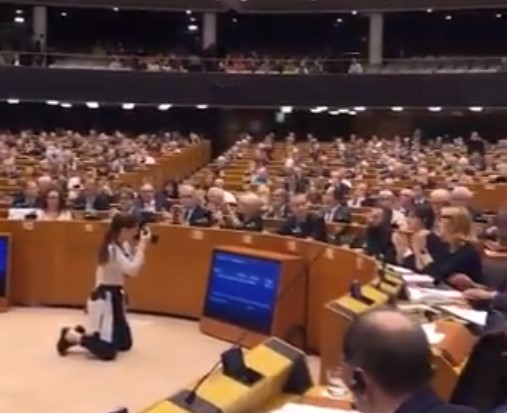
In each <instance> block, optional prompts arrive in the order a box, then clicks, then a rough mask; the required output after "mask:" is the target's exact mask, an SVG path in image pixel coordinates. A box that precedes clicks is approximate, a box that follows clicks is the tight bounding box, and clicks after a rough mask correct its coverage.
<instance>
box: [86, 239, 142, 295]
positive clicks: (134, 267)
mask: <svg viewBox="0 0 507 413" xmlns="http://www.w3.org/2000/svg"><path fill="white" fill-rule="evenodd" d="M143 264H144V247H142V246H139V247H138V248H136V249H135V250H132V248H130V246H129V244H127V243H126V244H124V246H123V248H120V247H119V246H118V245H116V244H110V245H109V261H108V262H107V264H104V265H99V266H98V267H97V271H96V273H95V279H96V284H97V285H100V284H102V285H120V286H122V285H123V283H124V279H125V276H129V277H135V276H136V275H137V274H138V273H139V271H140V270H141V267H142V266H143Z"/></svg>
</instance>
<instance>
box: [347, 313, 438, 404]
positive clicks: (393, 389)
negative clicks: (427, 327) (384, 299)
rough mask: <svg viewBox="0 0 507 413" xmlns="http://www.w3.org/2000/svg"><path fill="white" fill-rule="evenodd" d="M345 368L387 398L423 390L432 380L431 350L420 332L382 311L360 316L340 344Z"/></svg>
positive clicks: (397, 315) (402, 318) (399, 317)
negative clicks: (341, 344)
mask: <svg viewBox="0 0 507 413" xmlns="http://www.w3.org/2000/svg"><path fill="white" fill-rule="evenodd" d="M343 356H344V359H345V362H346V363H347V365H349V366H350V367H351V368H352V369H355V370H357V371H359V372H360V374H362V375H364V376H366V377H365V381H366V382H367V383H370V384H371V383H372V384H371V385H375V386H377V387H378V388H380V389H381V390H382V391H383V392H385V393H386V394H388V395H389V396H398V395H404V394H406V393H407V392H412V391H416V390H418V389H419V388H421V387H424V386H425V385H426V384H427V383H428V381H429V379H430V378H431V349H430V345H429V343H428V339H427V338H426V335H425V333H424V331H423V330H422V328H421V327H420V326H419V325H418V324H416V323H414V322H412V320H410V319H409V318H407V317H406V316H404V315H403V314H401V313H400V312H398V311H396V310H393V309H389V308H385V309H376V310H373V311H369V312H366V313H363V314H361V315H360V316H359V317H358V318H356V319H355V320H354V321H353V322H352V323H351V324H350V326H349V328H348V330H347V332H346V334H345V338H344V341H343Z"/></svg>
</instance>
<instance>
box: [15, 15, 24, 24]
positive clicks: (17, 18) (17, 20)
mask: <svg viewBox="0 0 507 413" xmlns="http://www.w3.org/2000/svg"><path fill="white" fill-rule="evenodd" d="M24 22H25V18H24V17H22V16H16V17H14V23H19V24H22V23H24Z"/></svg>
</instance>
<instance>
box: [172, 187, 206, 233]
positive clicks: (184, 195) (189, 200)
mask: <svg viewBox="0 0 507 413" xmlns="http://www.w3.org/2000/svg"><path fill="white" fill-rule="evenodd" d="M179 194H180V202H181V207H179V206H178V205H174V206H173V207H172V208H171V214H172V222H173V223H176V224H183V225H188V226H191V227H209V226H211V221H212V220H211V213H210V212H209V211H208V210H207V209H206V208H204V207H203V206H202V205H201V200H200V199H199V196H198V194H197V192H196V190H195V188H194V187H193V186H192V185H180V187H179Z"/></svg>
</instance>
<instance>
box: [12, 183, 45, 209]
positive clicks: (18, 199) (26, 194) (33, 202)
mask: <svg viewBox="0 0 507 413" xmlns="http://www.w3.org/2000/svg"><path fill="white" fill-rule="evenodd" d="M40 206H41V199H40V197H39V188H38V186H37V183H36V182H35V181H28V182H27V183H26V186H25V189H24V191H23V192H22V193H21V194H18V195H16V196H15V197H14V200H13V201H12V205H11V208H40Z"/></svg>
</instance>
